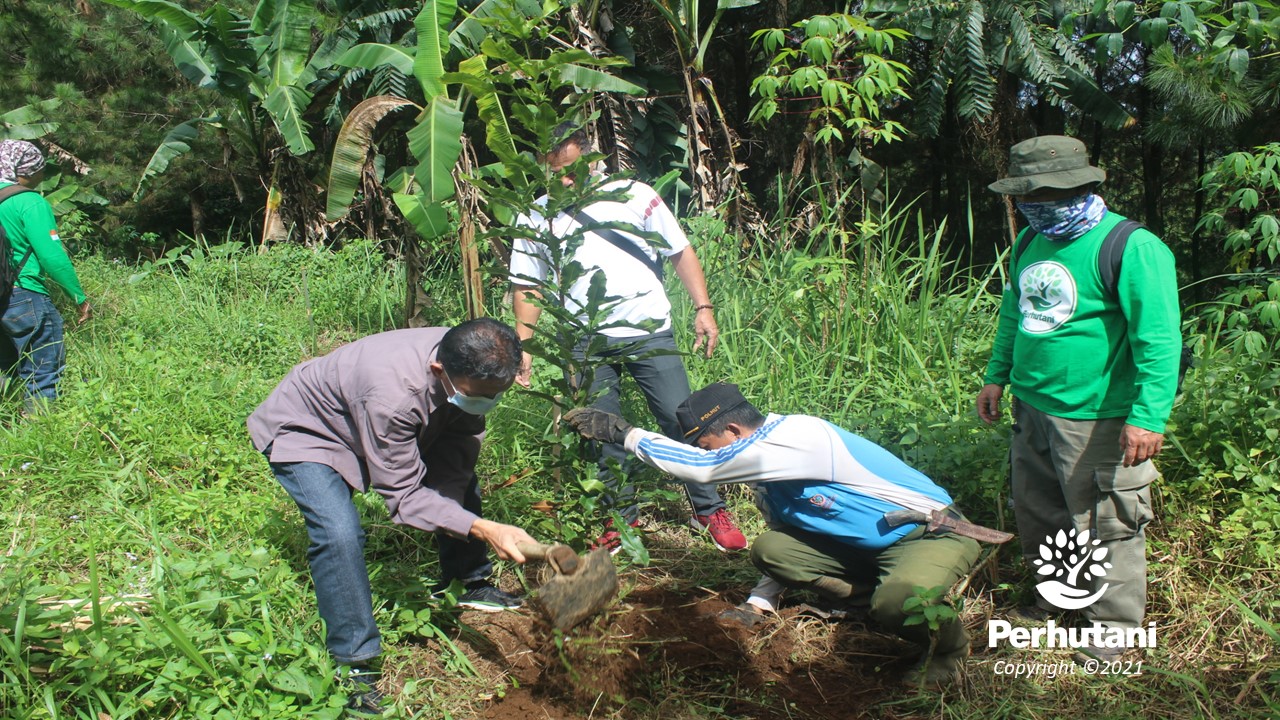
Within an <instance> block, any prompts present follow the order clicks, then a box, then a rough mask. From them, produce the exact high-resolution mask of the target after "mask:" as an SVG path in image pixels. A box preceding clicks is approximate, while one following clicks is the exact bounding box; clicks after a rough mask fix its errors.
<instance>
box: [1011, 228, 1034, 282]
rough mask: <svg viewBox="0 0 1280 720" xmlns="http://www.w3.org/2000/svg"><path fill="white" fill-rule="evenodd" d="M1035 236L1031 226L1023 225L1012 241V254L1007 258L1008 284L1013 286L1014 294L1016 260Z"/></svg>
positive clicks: (1016, 270)
mask: <svg viewBox="0 0 1280 720" xmlns="http://www.w3.org/2000/svg"><path fill="white" fill-rule="evenodd" d="M1035 237H1036V233H1035V232H1032V230H1031V228H1029V227H1024V228H1022V230H1020V231H1019V232H1018V237H1017V239H1015V240H1014V241H1013V256H1012V257H1010V258H1009V285H1010V286H1012V287H1013V293H1014V295H1017V294H1018V280H1017V278H1018V261H1019V260H1021V259H1022V254H1023V253H1025V252H1026V251H1027V247H1028V246H1030V245H1031V241H1032V240H1034V239H1035Z"/></svg>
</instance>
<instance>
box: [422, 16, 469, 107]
mask: <svg viewBox="0 0 1280 720" xmlns="http://www.w3.org/2000/svg"><path fill="white" fill-rule="evenodd" d="M457 14H458V3H457V2H456V1H455V0H427V2H426V3H425V4H423V6H422V12H420V13H418V17H416V18H415V19H414V21H413V26H414V28H415V29H417V31H418V52H417V57H416V58H414V62H413V75H414V77H416V78H418V82H419V83H420V84H421V85H422V94H423V95H424V96H425V97H426V98H428V99H430V98H433V97H435V96H437V95H443V94H444V91H445V89H444V82H443V81H442V80H441V77H443V76H444V44H445V42H446V41H447V39H448V34H447V33H448V28H449V25H450V24H451V23H452V22H453V18H454V16H455V15H457Z"/></svg>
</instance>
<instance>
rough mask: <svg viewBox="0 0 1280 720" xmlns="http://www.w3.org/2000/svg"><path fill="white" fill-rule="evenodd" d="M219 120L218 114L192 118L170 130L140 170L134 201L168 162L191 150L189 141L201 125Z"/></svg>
mask: <svg viewBox="0 0 1280 720" xmlns="http://www.w3.org/2000/svg"><path fill="white" fill-rule="evenodd" d="M221 122H222V118H220V117H218V116H213V117H202V118H193V119H191V120H188V121H186V122H184V123H182V124H181V125H178V126H177V127H175V128H173V129H172V130H170V131H169V132H168V133H167V134H166V135H165V136H164V140H162V141H161V142H160V146H159V147H157V148H156V151H155V152H154V153H152V154H151V161H150V162H148V163H147V167H146V168H145V169H144V170H143V171H142V178H141V179H140V180H138V187H137V188H135V189H134V191H133V199H134V201H135V202H136V201H137V200H140V199H142V197H143V196H144V195H146V194H147V188H148V186H150V184H151V181H152V179H154V178H155V177H156V176H157V175H160V174H162V173H164V171H165V170H167V169H169V163H171V162H173V161H174V159H175V158H178V157H179V156H181V155H184V154H186V153H188V152H190V151H191V142H192V141H193V140H195V139H196V136H198V135H199V134H200V126H201V125H214V126H216V125H218V124H220V123H221Z"/></svg>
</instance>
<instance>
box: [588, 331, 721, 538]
mask: <svg viewBox="0 0 1280 720" xmlns="http://www.w3.org/2000/svg"><path fill="white" fill-rule="evenodd" d="M606 342H607V343H608V344H607V346H606V347H605V349H604V350H603V351H602V352H601V353H600V354H599V355H598V356H597V357H598V358H600V359H603V360H606V361H607V360H609V359H610V358H620V357H626V356H629V355H644V354H646V353H651V352H654V351H663V352H664V353H666V354H662V355H653V356H651V357H644V358H641V359H639V360H634V361H631V362H606V364H604V365H600V366H598V367H597V368H596V372H595V376H594V377H593V378H592V379H591V394H592V395H595V394H596V393H597V392H599V391H601V390H603V391H604V394H603V395H600V397H598V398H597V399H596V401H595V402H594V403H592V404H591V407H593V408H596V409H599V410H604V411H605V412H608V413H613V414H614V415H618V416H621V415H622V399H621V396H620V394H619V391H618V385H619V383H620V382H621V374H622V370H623V369H624V368H625V369H626V371H627V372H628V373H629V374H630V375H631V378H632V379H633V380H635V381H636V385H637V386H639V388H640V392H641V393H643V394H644V399H645V401H646V402H648V403H649V411H650V412H652V413H653V417H654V419H655V420H657V421H658V427H659V428H660V429H661V430H662V434H663V435H666V436H667V437H669V438H671V439H673V440H678V439H680V424H679V423H678V422H677V421H676V408H677V407H678V406H679V405H680V403H682V402H684V401H685V400H686V399H687V398H688V397H689V395H691V394H692V392H691V391H690V390H689V376H688V375H687V374H686V373H685V370H684V360H682V359H681V357H680V355H678V354H675V353H676V352H677V351H676V341H675V337H674V336H673V335H672V333H671V331H670V330H666V331H663V332H660V333H654V334H653V335H642V336H640V337H629V338H606ZM584 346H585V343H584V344H583V345H580V346H579V348H578V357H579V358H581V357H582V356H583V354H584V352H585V351H584ZM610 459H612V460H615V461H617V462H618V463H620V464H621V465H622V467H623V468H624V470H625V472H626V475H627V480H626V481H625V482H623V483H619V481H618V479H617V478H615V477H614V476H613V473H612V472H611V471H609V470H608V467H607V465H606V463H607V462H608V461H609V460H610ZM636 464H637V461H635V460H633V459H631V458H629V457H628V456H627V451H626V449H625V448H624V447H623V446H622V445H617V444H606V445H604V446H603V449H602V452H601V460H600V476H599V477H600V481H601V482H603V483H604V484H605V487H607V488H608V493H607V494H606V495H605V497H604V502H605V504H606V506H607V507H615V508H617V509H618V511H619V514H620V515H621V516H622V519H624V520H626V521H627V522H632V521H634V520H635V519H636V517H637V516H638V515H639V510H638V509H637V508H636V490H635V485H634V484H632V482H631V480H630V477H631V475H632V472H633V470H635V469H636V468H635V465H636ZM683 485H684V488H685V493H686V494H687V495H688V497H689V504H690V505H692V506H693V511H694V513H696V514H698V515H710V514H711V513H713V512H715V511H716V510H718V509H720V508H722V507H724V500H722V499H721V498H720V493H719V492H717V491H716V488H715V486H714V485H700V484H698V483H683Z"/></svg>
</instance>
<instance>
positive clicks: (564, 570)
mask: <svg viewBox="0 0 1280 720" xmlns="http://www.w3.org/2000/svg"><path fill="white" fill-rule="evenodd" d="M516 549H518V550H519V551H520V553H521V554H522V555H524V556H525V557H526V558H528V559H529V560H545V561H546V562H548V563H550V565H551V567H553V568H555V571H556V572H558V573H560V574H561V575H572V574H574V573H575V572H577V571H578V553H576V552H574V551H573V548H571V547H569V546H568V545H560V544H556V545H543V544H542V543H527V542H520V543H516Z"/></svg>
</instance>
